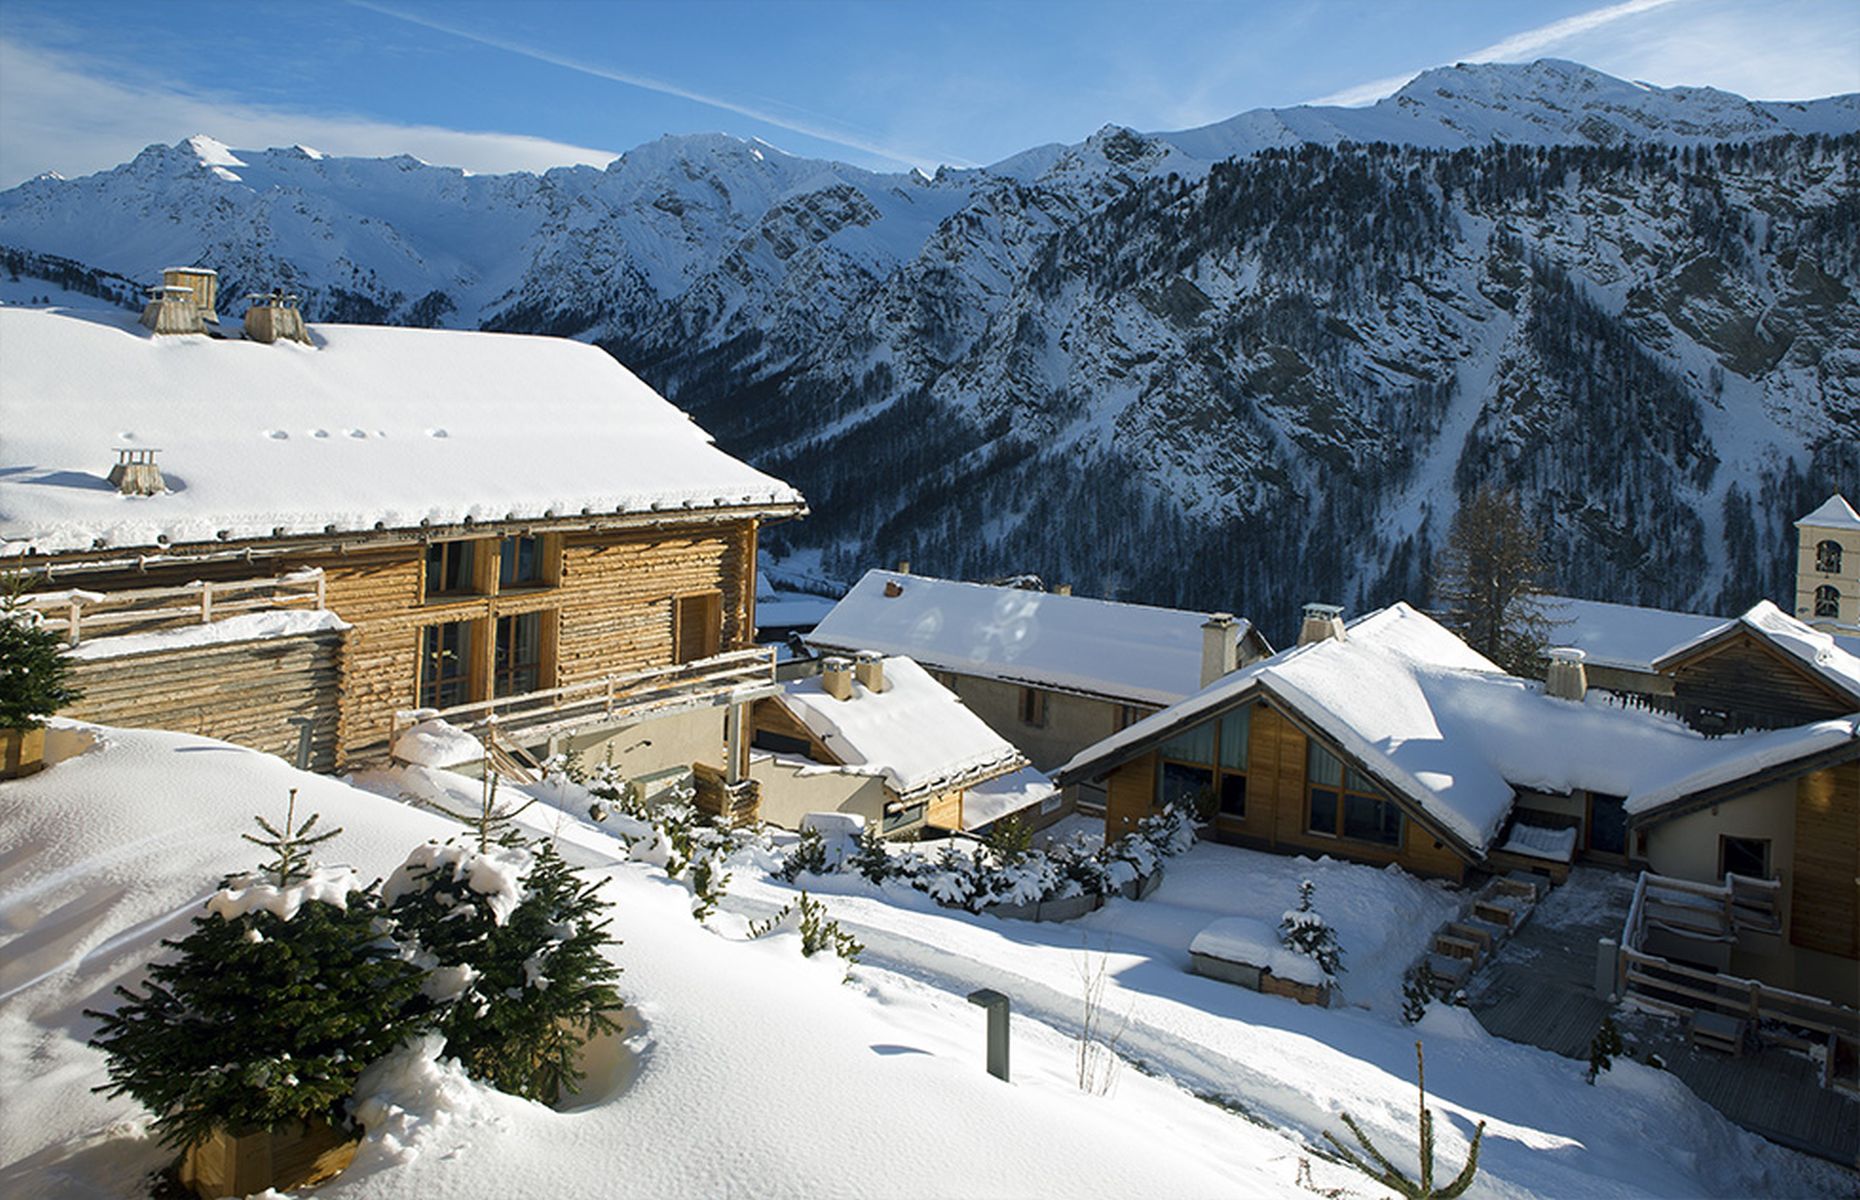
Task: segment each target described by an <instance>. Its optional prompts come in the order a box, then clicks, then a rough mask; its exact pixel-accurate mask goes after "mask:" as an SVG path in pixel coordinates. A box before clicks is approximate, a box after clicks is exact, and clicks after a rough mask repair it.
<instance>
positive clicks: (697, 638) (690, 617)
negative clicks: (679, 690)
mask: <svg viewBox="0 0 1860 1200" xmlns="http://www.w3.org/2000/svg"><path fill="white" fill-rule="evenodd" d="M722 652H723V593H722V592H698V593H695V594H693V595H690V596H677V597H674V598H673V600H672V658H673V660H674V661H676V662H681V663H688V662H696V661H697V660H698V659H700V658H710V657H712V656H714V655H717V654H721V653H722Z"/></svg>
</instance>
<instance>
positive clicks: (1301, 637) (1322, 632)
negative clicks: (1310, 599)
mask: <svg viewBox="0 0 1860 1200" xmlns="http://www.w3.org/2000/svg"><path fill="white" fill-rule="evenodd" d="M1333 638H1335V639H1336V640H1337V641H1340V642H1341V641H1343V640H1344V634H1343V606H1342V605H1340V604H1307V605H1305V620H1304V624H1302V625H1300V626H1299V627H1298V644H1299V645H1300V646H1308V645H1310V644H1311V643H1312V642H1327V641H1330V640H1331V639H1333Z"/></svg>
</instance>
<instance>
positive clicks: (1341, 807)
mask: <svg viewBox="0 0 1860 1200" xmlns="http://www.w3.org/2000/svg"><path fill="white" fill-rule="evenodd" d="M1306 746H1307V749H1306V751H1305V789H1304V791H1305V822H1304V824H1305V833H1307V834H1309V835H1310V836H1311V837H1321V838H1326V839H1329V840H1330V841H1336V842H1349V843H1350V844H1352V845H1356V846H1375V847H1378V848H1380V849H1383V850H1387V851H1390V852H1392V853H1395V854H1400V853H1402V852H1403V851H1405V850H1406V849H1407V848H1408V827H1409V825H1411V824H1412V823H1413V822H1412V821H1411V820H1410V818H1409V816H1408V813H1407V810H1405V809H1403V808H1402V806H1401V805H1400V804H1398V803H1396V801H1395V800H1394V799H1393V798H1392V797H1389V796H1385V795H1383V794H1382V793H1381V792H1380V791H1378V790H1373V789H1365V788H1364V787H1362V786H1352V780H1351V778H1350V776H1352V775H1361V774H1362V772H1361V771H1358V770H1357V769H1356V768H1355V767H1353V766H1352V765H1351V764H1350V760H1349V759H1347V758H1345V757H1344V756H1343V755H1341V754H1339V753H1337V752H1336V751H1334V750H1332V749H1331V748H1330V747H1329V746H1326V745H1324V744H1323V743H1321V742H1319V741H1318V740H1317V739H1316V738H1308V739H1307V742H1306ZM1312 750H1318V751H1321V752H1322V753H1324V754H1327V755H1329V756H1330V757H1331V758H1334V759H1336V760H1337V763H1338V765H1339V766H1340V767H1341V768H1342V778H1341V779H1339V780H1338V782H1337V783H1336V784H1334V785H1333V784H1327V783H1319V782H1318V781H1316V780H1314V779H1313V778H1312V777H1311V751H1312ZM1318 792H1323V793H1325V794H1327V795H1329V796H1333V797H1335V799H1334V800H1333V801H1332V803H1333V806H1334V807H1333V816H1334V824H1333V826H1332V828H1330V829H1320V828H1318V827H1317V826H1316V825H1315V824H1314V821H1313V815H1314V814H1313V808H1314V805H1315V802H1316V793H1318ZM1351 800H1362V801H1367V802H1369V803H1371V804H1376V805H1385V806H1387V807H1388V808H1389V809H1390V810H1392V811H1393V812H1394V813H1395V817H1396V822H1397V824H1396V828H1395V840H1394V841H1392V842H1391V841H1385V840H1383V839H1381V838H1365V837H1358V836H1356V835H1355V834H1352V833H1346V832H1344V830H1345V828H1346V824H1347V818H1346V816H1345V812H1346V810H1347V809H1348V808H1349V804H1350V801H1351Z"/></svg>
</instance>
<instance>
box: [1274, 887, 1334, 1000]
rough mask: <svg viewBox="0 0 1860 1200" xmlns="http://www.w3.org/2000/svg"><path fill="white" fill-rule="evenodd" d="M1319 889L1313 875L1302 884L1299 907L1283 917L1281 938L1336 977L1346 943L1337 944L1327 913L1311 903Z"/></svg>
mask: <svg viewBox="0 0 1860 1200" xmlns="http://www.w3.org/2000/svg"><path fill="white" fill-rule="evenodd" d="M1315 890H1316V885H1314V884H1313V883H1312V882H1311V881H1310V880H1309V879H1307V880H1304V881H1303V882H1301V883H1300V884H1299V885H1298V907H1297V908H1294V909H1292V910H1290V911H1289V912H1287V913H1286V914H1285V915H1284V916H1283V917H1281V918H1280V919H1279V941H1280V943H1282V944H1283V945H1284V946H1285V947H1286V948H1287V949H1288V950H1295V951H1297V952H1298V953H1299V954H1302V955H1304V956H1306V957H1307V958H1310V959H1312V960H1314V961H1315V962H1316V963H1317V965H1318V966H1319V967H1320V968H1322V969H1323V971H1324V974H1326V975H1329V976H1332V977H1335V976H1336V975H1338V974H1339V973H1340V972H1342V970H1343V947H1341V946H1339V945H1338V944H1337V931H1336V930H1335V929H1332V928H1331V927H1330V925H1329V924H1328V923H1327V922H1326V921H1325V920H1324V914H1322V913H1320V912H1318V911H1317V910H1316V909H1314V908H1312V907H1311V894H1312V892H1314V891H1315Z"/></svg>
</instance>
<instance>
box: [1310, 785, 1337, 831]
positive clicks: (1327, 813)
mask: <svg viewBox="0 0 1860 1200" xmlns="http://www.w3.org/2000/svg"><path fill="white" fill-rule="evenodd" d="M1309 828H1310V830H1311V832H1313V833H1336V832H1337V793H1336V792H1332V791H1326V790H1323V789H1320V788H1312V789H1311V824H1310V826H1309Z"/></svg>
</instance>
